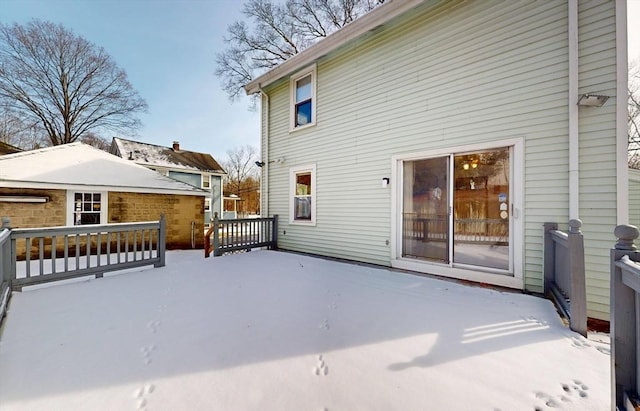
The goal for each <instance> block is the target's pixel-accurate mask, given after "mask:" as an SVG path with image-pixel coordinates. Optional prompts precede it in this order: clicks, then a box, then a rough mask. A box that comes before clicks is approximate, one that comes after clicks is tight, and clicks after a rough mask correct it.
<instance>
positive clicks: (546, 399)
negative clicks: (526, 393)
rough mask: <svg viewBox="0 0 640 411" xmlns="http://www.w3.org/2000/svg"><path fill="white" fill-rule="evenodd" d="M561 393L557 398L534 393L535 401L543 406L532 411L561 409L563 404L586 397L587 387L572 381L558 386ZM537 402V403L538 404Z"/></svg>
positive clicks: (539, 392) (577, 381) (579, 382)
mask: <svg viewBox="0 0 640 411" xmlns="http://www.w3.org/2000/svg"><path fill="white" fill-rule="evenodd" d="M560 387H561V388H562V391H561V392H560V393H559V395H557V396H552V395H549V394H547V393H544V392H541V391H538V392H536V393H535V397H536V400H538V401H541V402H542V403H543V404H544V405H542V406H540V405H537V406H535V407H534V411H545V410H548V409H549V408H562V403H563V402H573V401H574V400H576V401H579V400H582V399H586V398H587V397H588V394H587V391H588V390H589V387H588V386H587V385H586V384H583V383H582V381H580V380H572V381H571V382H570V383H565V384H560ZM538 401H537V402H538Z"/></svg>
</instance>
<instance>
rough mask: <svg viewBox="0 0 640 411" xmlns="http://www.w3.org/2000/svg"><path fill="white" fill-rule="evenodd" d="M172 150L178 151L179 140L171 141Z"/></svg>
mask: <svg viewBox="0 0 640 411" xmlns="http://www.w3.org/2000/svg"><path fill="white" fill-rule="evenodd" d="M173 151H180V142H179V141H174V142H173Z"/></svg>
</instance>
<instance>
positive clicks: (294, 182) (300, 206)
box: [289, 165, 316, 225]
mask: <svg viewBox="0 0 640 411" xmlns="http://www.w3.org/2000/svg"><path fill="white" fill-rule="evenodd" d="M315 174H316V171H315V165H312V166H305V167H296V168H292V169H291V177H290V178H291V214H290V218H289V220H290V222H291V223H299V224H309V225H315V221H316V211H315V210H316V203H315V201H316V199H315V191H316V181H315Z"/></svg>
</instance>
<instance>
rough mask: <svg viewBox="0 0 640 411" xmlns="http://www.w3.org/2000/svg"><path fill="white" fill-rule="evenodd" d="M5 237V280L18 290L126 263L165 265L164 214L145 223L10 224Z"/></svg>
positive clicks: (119, 267)
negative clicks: (8, 242) (25, 226)
mask: <svg viewBox="0 0 640 411" xmlns="http://www.w3.org/2000/svg"><path fill="white" fill-rule="evenodd" d="M7 233H8V234H7ZM7 235H8V237H9V239H10V240H9V241H10V244H11V246H10V253H9V254H8V255H9V257H8V259H7V257H6V256H7V254H6V244H5V242H6V241H7V239H6V237H7ZM0 239H2V241H3V243H2V244H3V246H2V256H3V257H2V265H1V267H2V268H1V269H2V273H1V274H2V279H3V283H4V281H5V280H7V279H8V282H9V284H10V287H11V289H12V290H15V291H20V290H21V289H22V287H24V286H27V285H34V284H41V283H46V282H51V281H58V280H65V279H69V278H76V277H82V276H86V275H95V276H96V277H102V275H103V274H104V273H106V272H110V271H116V270H122V269H125V268H134V267H142V266H147V265H154V266H155V267H162V266H164V265H165V251H166V223H165V218H164V216H161V218H160V220H159V221H150V222H140V223H118V224H103V225H83V226H64V227H46V228H19V229H9V230H4V231H3V232H2V234H0Z"/></svg>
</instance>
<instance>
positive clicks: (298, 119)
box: [291, 66, 316, 129]
mask: <svg viewBox="0 0 640 411" xmlns="http://www.w3.org/2000/svg"><path fill="white" fill-rule="evenodd" d="M315 80H316V69H315V66H314V67H313V68H312V69H311V70H310V71H306V72H304V73H302V74H300V75H298V76H294V77H292V78H291V129H296V128H301V127H305V126H310V125H313V124H315V122H316V101H315V94H316V93H315V90H316V84H315V83H316V81H315Z"/></svg>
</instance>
